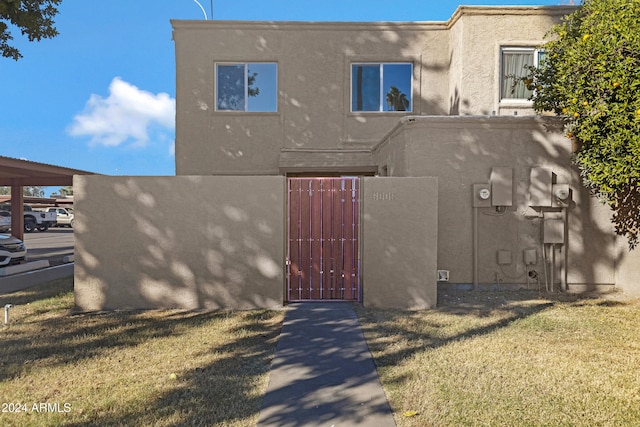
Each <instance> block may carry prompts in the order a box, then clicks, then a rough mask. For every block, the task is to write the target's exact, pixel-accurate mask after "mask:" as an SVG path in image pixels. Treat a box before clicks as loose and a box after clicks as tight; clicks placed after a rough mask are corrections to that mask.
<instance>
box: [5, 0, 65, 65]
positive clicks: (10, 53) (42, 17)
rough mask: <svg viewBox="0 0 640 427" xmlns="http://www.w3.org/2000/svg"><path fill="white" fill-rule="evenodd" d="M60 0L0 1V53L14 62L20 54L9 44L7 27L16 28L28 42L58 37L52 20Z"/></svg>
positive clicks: (9, 36)
mask: <svg viewBox="0 0 640 427" xmlns="http://www.w3.org/2000/svg"><path fill="white" fill-rule="evenodd" d="M61 1H62V0H0V52H1V53H2V56H3V57H5V58H12V59H15V60H16V61H17V60H18V59H20V58H22V54H21V53H20V51H19V50H18V49H17V48H16V47H15V46H12V45H11V44H9V42H10V41H11V40H13V36H11V31H10V27H9V25H12V26H15V27H18V29H20V31H21V32H22V35H23V36H27V38H28V39H29V41H30V42H32V41H34V40H37V41H40V40H42V39H43V38H53V37H55V36H57V35H58V31H57V30H56V28H55V27H54V24H55V22H54V21H53V18H54V17H55V16H56V14H57V13H58V8H57V6H58V5H59V4H60V2H61Z"/></svg>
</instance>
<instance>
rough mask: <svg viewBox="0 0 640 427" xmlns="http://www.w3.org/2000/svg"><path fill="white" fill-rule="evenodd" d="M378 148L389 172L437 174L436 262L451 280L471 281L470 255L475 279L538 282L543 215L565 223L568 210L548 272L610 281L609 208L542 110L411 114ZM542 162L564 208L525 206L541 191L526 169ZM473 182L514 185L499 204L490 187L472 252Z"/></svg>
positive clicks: (613, 252)
mask: <svg viewBox="0 0 640 427" xmlns="http://www.w3.org/2000/svg"><path fill="white" fill-rule="evenodd" d="M377 155H378V162H379V163H381V164H388V165H389V171H390V175H393V176H437V177H438V178H439V190H438V207H439V208H438V212H439V214H438V218H439V221H438V268H439V269H444V270H450V281H451V282H452V283H471V281H472V265H473V258H474V256H477V257H478V263H479V272H478V275H479V282H480V283H481V284H491V285H501V284H521V285H529V286H531V287H534V286H542V287H544V285H545V262H544V258H545V256H544V248H543V245H542V226H543V225H542V223H543V217H542V215H541V214H542V213H544V217H545V218H546V217H548V216H549V215H550V214H554V215H560V219H561V220H562V221H564V219H563V217H562V215H563V214H564V211H565V210H566V212H567V213H568V219H567V222H566V226H565V234H564V238H565V242H567V243H565V244H563V245H561V246H560V245H557V246H556V258H557V271H556V274H555V278H556V279H557V280H558V281H559V280H560V279H561V278H562V277H566V280H567V281H568V282H569V284H580V285H588V286H594V285H596V284H604V285H611V284H613V283H614V281H615V279H614V273H615V262H616V260H617V259H618V257H619V253H618V251H617V249H616V244H615V242H616V237H615V234H614V233H613V229H612V226H611V223H610V220H609V217H610V212H609V211H608V210H607V209H606V208H605V207H598V206H595V204H596V203H594V200H593V199H592V198H591V197H590V195H589V193H588V191H587V190H586V189H584V188H583V186H582V182H581V179H580V175H579V172H578V171H577V170H576V168H575V167H574V166H573V165H572V163H571V155H572V151H571V142H570V141H569V140H568V139H566V138H565V137H564V136H563V133H562V126H561V124H560V123H559V122H556V121H554V120H553V119H550V118H540V117H506V116H502V117H501V116H497V117H485V116H482V117H479V116H475V117H474V116H459V117H415V118H412V119H411V120H410V121H407V122H406V123H405V125H404V126H403V128H402V129H401V130H400V131H399V132H397V133H396V134H394V135H392V136H391V137H390V138H389V139H388V140H387V141H386V142H385V143H383V144H382V145H381V146H380V149H379V151H378V153H377ZM396 166H399V168H398V167H396ZM539 167H544V168H547V169H549V170H550V171H552V172H553V173H555V175H556V178H555V179H556V181H557V183H566V184H569V186H570V188H571V189H572V190H573V192H572V197H573V199H572V201H571V202H570V203H569V204H568V206H567V207H566V208H558V207H551V206H550V207H548V208H544V209H540V208H536V209H534V208H532V207H531V206H532V203H531V197H530V193H531V192H532V191H533V192H534V193H535V192H536V191H539V190H540V189H539V188H537V186H538V185H539V184H538V183H536V181H535V179H532V176H531V173H532V172H531V171H532V169H533V168H539ZM505 168H506V169H505ZM505 170H506V171H507V172H504V171H505ZM497 172H500V173H497ZM502 172H504V173H502ZM492 176H493V179H492ZM509 180H511V181H512V182H511V183H509V182H508V181H509ZM554 183H556V182H554ZM474 184H488V185H492V184H497V185H498V187H503V188H506V189H507V190H508V191H510V192H511V194H508V195H507V196H506V197H505V199H506V200H507V201H506V202H504V201H503V202H496V200H495V199H494V196H495V195H496V194H497V193H496V191H493V193H492V198H491V199H490V200H489V205H488V206H487V207H481V208H479V209H478V211H479V214H478V232H477V233H478V251H477V254H475V255H474V251H473V236H474V229H473V207H472V205H473V203H472V201H473V200H474V195H473V185H474ZM501 184H502V185H501ZM494 190H495V189H494ZM549 197H551V194H550V195H549ZM542 211H544V212H542ZM527 249H532V250H534V251H535V254H536V255H535V262H534V263H533V264H532V265H529V266H526V265H525V262H524V259H523V258H524V251H525V250H527ZM503 251H506V252H503ZM500 255H503V258H502V259H499V256H500ZM549 258H551V257H550V256H549ZM528 270H530V271H533V272H534V273H535V274H534V276H535V277H530V276H529V274H528ZM547 271H549V270H547ZM547 276H550V274H549V273H547ZM548 280H550V278H549V279H548ZM558 285H559V283H556V289H558Z"/></svg>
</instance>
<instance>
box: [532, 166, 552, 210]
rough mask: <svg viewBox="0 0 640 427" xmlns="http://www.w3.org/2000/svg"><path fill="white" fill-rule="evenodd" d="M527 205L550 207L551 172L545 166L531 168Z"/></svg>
mask: <svg viewBox="0 0 640 427" xmlns="http://www.w3.org/2000/svg"><path fill="white" fill-rule="evenodd" d="M529 177H530V185H529V206H533V207H550V206H551V203H552V194H553V193H552V189H553V172H552V171H551V169H547V168H531V175H530V176H529Z"/></svg>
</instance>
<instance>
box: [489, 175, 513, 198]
mask: <svg viewBox="0 0 640 427" xmlns="http://www.w3.org/2000/svg"><path fill="white" fill-rule="evenodd" d="M489 182H490V183H491V205H492V206H513V169H512V168H503V167H496V168H491V178H489Z"/></svg>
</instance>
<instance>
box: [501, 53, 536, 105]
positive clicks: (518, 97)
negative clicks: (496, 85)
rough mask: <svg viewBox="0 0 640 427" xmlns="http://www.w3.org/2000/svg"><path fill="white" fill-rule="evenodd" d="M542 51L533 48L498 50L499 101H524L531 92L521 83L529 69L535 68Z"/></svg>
mask: <svg viewBox="0 0 640 427" xmlns="http://www.w3.org/2000/svg"><path fill="white" fill-rule="evenodd" d="M542 56H543V51H542V50H539V49H536V48H534V47H503V48H501V50H500V99H501V100H507V101H509V100H512V101H526V100H528V99H529V98H530V97H531V95H532V93H533V92H532V91H531V90H529V89H528V88H527V86H526V85H525V84H524V82H523V81H522V78H523V77H526V76H527V75H528V74H529V67H531V66H533V67H537V66H538V65H539V64H540V60H541V59H542Z"/></svg>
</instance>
